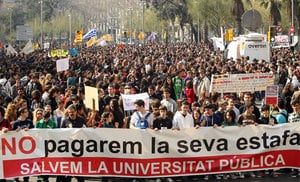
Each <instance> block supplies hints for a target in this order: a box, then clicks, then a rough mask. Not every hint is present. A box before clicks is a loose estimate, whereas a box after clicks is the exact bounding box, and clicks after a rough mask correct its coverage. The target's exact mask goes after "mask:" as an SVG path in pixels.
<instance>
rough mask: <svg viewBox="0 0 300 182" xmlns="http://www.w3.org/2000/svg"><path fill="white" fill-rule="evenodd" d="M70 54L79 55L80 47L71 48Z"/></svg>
mask: <svg viewBox="0 0 300 182" xmlns="http://www.w3.org/2000/svg"><path fill="white" fill-rule="evenodd" d="M70 55H71V56H78V55H79V52H78V49H77V48H72V49H70Z"/></svg>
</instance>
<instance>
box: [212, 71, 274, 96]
mask: <svg viewBox="0 0 300 182" xmlns="http://www.w3.org/2000/svg"><path fill="white" fill-rule="evenodd" d="M273 82H274V81H273V75H272V74H270V73H259V74H257V73H248V74H225V75H212V79H211V86H210V92H219V93H235V92H253V91H262V90H265V89H266V87H267V86H271V85H273Z"/></svg>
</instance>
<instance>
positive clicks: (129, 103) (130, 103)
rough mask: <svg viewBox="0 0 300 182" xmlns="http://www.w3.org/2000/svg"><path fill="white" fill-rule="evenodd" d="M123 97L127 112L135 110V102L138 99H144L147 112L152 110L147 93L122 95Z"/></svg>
mask: <svg viewBox="0 0 300 182" xmlns="http://www.w3.org/2000/svg"><path fill="white" fill-rule="evenodd" d="M121 97H122V101H123V107H124V110H125V111H130V110H131V111H132V110H135V107H134V102H135V101H136V100H138V99H142V100H143V101H144V102H145V108H146V110H149V108H150V105H149V103H150V99H149V95H148V93H147V92H145V93H140V94H129V95H125V94H121Z"/></svg>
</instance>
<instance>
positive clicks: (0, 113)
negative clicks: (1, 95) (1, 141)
mask: <svg viewBox="0 0 300 182" xmlns="http://www.w3.org/2000/svg"><path fill="white" fill-rule="evenodd" d="M4 115H5V109H4V107H2V106H0V130H1V131H2V133H7V132H8V131H10V130H12V127H11V124H10V122H9V121H8V120H6V119H5V118H4Z"/></svg>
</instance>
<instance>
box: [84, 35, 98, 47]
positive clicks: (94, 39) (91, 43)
mask: <svg viewBox="0 0 300 182" xmlns="http://www.w3.org/2000/svg"><path fill="white" fill-rule="evenodd" d="M95 42H96V38H95V37H92V38H90V40H89V41H87V43H86V47H90V46H92V45H94V44H95Z"/></svg>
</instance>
